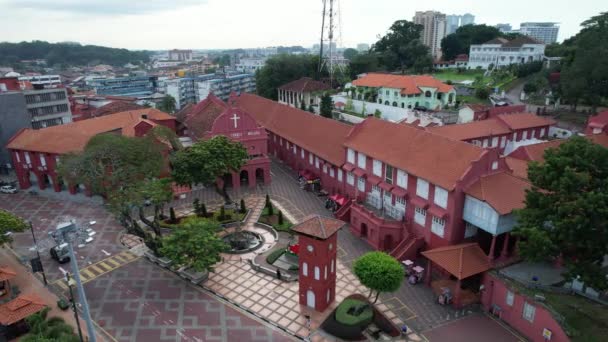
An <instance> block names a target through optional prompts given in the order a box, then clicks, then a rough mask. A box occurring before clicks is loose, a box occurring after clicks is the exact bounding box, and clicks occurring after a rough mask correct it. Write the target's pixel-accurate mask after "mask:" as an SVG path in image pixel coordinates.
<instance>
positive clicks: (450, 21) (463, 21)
mask: <svg viewBox="0 0 608 342" xmlns="http://www.w3.org/2000/svg"><path fill="white" fill-rule="evenodd" d="M473 24H475V16H474V15H472V14H471V13H465V14H463V15H454V14H452V15H448V16H446V35H448V34H452V33H454V32H456V30H457V29H458V28H459V27H461V26H464V25H473Z"/></svg>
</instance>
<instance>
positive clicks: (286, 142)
mask: <svg viewBox="0 0 608 342" xmlns="http://www.w3.org/2000/svg"><path fill="white" fill-rule="evenodd" d="M285 148H286V149H288V150H289V141H287V140H285Z"/></svg>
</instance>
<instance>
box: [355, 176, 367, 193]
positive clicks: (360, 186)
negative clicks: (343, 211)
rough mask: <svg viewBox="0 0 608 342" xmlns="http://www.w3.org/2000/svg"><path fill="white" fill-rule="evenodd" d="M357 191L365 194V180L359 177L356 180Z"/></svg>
mask: <svg viewBox="0 0 608 342" xmlns="http://www.w3.org/2000/svg"><path fill="white" fill-rule="evenodd" d="M357 189H359V191H361V192H365V178H363V177H359V179H357Z"/></svg>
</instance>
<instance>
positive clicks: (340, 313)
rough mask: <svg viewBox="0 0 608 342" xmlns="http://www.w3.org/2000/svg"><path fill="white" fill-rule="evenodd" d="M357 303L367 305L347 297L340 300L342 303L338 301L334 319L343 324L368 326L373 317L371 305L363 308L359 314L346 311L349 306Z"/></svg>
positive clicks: (357, 304)
mask: <svg viewBox="0 0 608 342" xmlns="http://www.w3.org/2000/svg"><path fill="white" fill-rule="evenodd" d="M359 305H367V303H366V302H363V301H360V300H356V299H348V298H347V299H345V300H344V301H342V303H340V305H338V308H337V309H336V321H338V323H341V324H344V325H351V326H359V327H361V328H365V327H366V326H368V325H369V324H370V323H371V322H372V319H373V318H374V311H373V309H372V308H371V306H370V307H367V308H366V309H365V310H363V312H362V313H361V314H360V315H359V316H353V315H351V314H349V313H348V311H349V310H350V309H351V308H353V307H356V306H359Z"/></svg>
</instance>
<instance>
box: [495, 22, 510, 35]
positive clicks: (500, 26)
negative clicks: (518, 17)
mask: <svg viewBox="0 0 608 342" xmlns="http://www.w3.org/2000/svg"><path fill="white" fill-rule="evenodd" d="M494 27H496V28H497V29H499V30H500V32H505V33H508V32H511V31H513V26H511V24H496V25H494Z"/></svg>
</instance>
